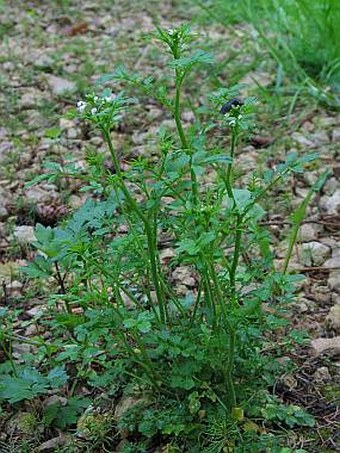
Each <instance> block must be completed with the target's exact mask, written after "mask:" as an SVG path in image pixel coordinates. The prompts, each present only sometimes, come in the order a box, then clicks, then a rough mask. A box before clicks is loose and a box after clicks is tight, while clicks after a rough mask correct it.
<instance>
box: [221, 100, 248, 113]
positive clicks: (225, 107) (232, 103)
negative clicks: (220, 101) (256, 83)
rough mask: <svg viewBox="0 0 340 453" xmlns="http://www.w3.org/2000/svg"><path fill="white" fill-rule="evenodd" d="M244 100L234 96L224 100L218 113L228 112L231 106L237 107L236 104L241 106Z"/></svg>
mask: <svg viewBox="0 0 340 453" xmlns="http://www.w3.org/2000/svg"><path fill="white" fill-rule="evenodd" d="M243 104H244V102H243V101H242V99H240V98H234V99H230V101H228V102H226V103H225V104H224V105H223V106H222V108H221V110H220V113H222V114H223V115H225V114H226V113H228V112H230V110H231V109H232V108H233V107H238V106H241V105H243Z"/></svg>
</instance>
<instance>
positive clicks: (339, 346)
mask: <svg viewBox="0 0 340 453" xmlns="http://www.w3.org/2000/svg"><path fill="white" fill-rule="evenodd" d="M311 346H312V348H313V349H314V352H315V353H316V354H317V355H320V354H322V353H323V352H325V351H333V352H335V353H336V354H338V353H340V336H338V337H334V338H316V339H315V340H312V342H311Z"/></svg>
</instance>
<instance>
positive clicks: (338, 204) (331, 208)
mask: <svg viewBox="0 0 340 453" xmlns="http://www.w3.org/2000/svg"><path fill="white" fill-rule="evenodd" d="M321 206H322V208H323V209H324V210H325V211H327V214H339V212H340V189H336V191H335V192H334V193H333V195H332V196H331V197H324V198H323V199H322V202H321Z"/></svg>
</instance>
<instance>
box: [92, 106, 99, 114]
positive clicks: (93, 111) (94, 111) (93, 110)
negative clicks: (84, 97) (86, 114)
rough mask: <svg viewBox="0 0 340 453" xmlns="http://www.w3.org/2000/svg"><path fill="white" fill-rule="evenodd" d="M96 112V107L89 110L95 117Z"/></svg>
mask: <svg viewBox="0 0 340 453" xmlns="http://www.w3.org/2000/svg"><path fill="white" fill-rule="evenodd" d="M97 112H98V109H96V107H93V109H91V113H92V115H95V114H96V113H97Z"/></svg>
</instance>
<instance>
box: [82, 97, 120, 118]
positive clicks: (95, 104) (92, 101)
mask: <svg viewBox="0 0 340 453" xmlns="http://www.w3.org/2000/svg"><path fill="white" fill-rule="evenodd" d="M114 98H115V96H114V95H113V94H111V95H110V96H104V97H99V96H93V95H90V94H88V95H86V101H78V102H77V110H78V112H79V113H84V112H85V110H86V109H87V107H92V108H91V110H90V113H91V115H92V116H94V115H96V114H97V113H98V112H99V111H100V110H102V109H103V107H104V108H105V107H107V105H108V104H110V103H111V102H113V100H114Z"/></svg>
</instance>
